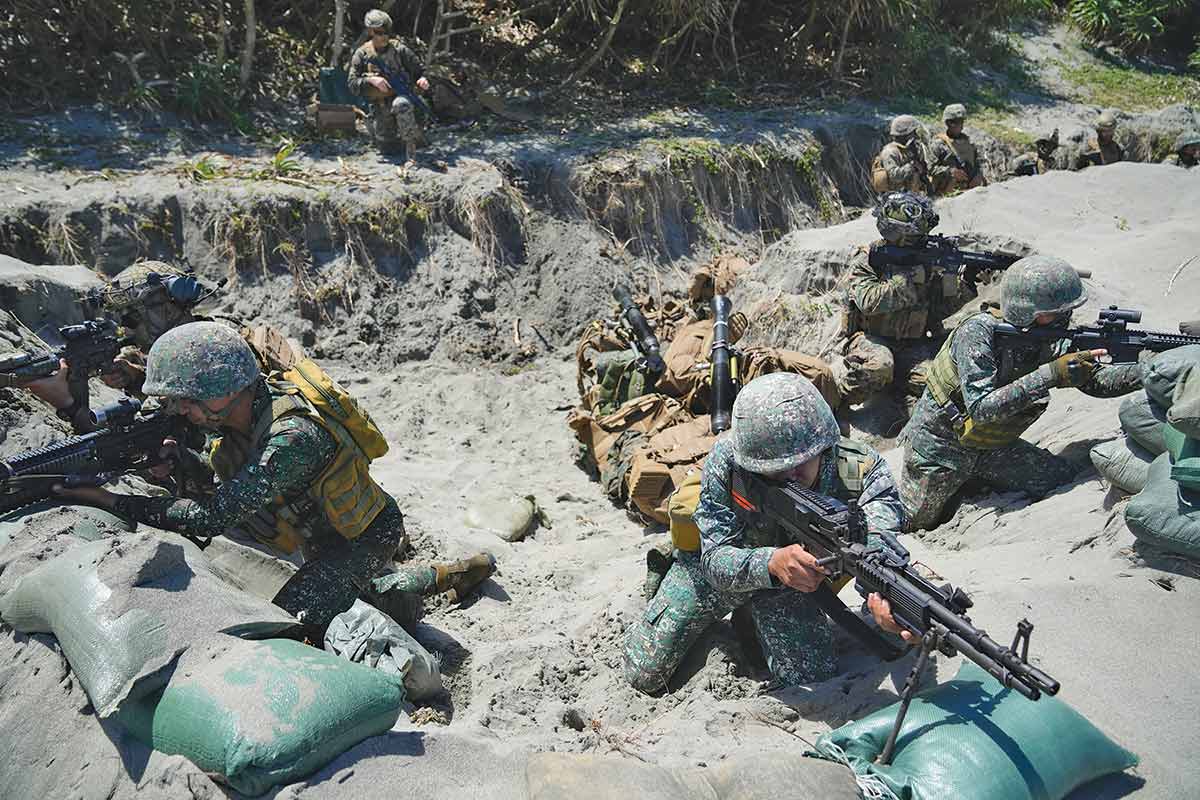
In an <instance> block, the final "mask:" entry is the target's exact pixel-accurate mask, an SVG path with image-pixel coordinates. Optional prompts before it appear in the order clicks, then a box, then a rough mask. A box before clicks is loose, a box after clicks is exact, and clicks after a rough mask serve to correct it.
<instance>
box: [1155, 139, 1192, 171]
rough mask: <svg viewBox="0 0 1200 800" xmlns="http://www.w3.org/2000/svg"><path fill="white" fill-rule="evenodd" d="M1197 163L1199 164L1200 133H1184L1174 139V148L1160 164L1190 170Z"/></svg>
mask: <svg viewBox="0 0 1200 800" xmlns="http://www.w3.org/2000/svg"><path fill="white" fill-rule="evenodd" d="M1198 162H1200V131H1184V132H1183V133H1181V134H1179V136H1177V137H1176V138H1175V147H1174V148H1172V150H1171V153H1170V155H1168V156H1167V157H1166V158H1164V159H1163V162H1162V163H1164V164H1174V165H1175V166H1177V167H1183V168H1184V169H1191V168H1192V167H1194V166H1196V164H1197V163H1198Z"/></svg>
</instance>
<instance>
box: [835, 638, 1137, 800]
mask: <svg viewBox="0 0 1200 800" xmlns="http://www.w3.org/2000/svg"><path fill="white" fill-rule="evenodd" d="M898 705H899V704H894V705H891V706H888V707H887V708H883V709H880V710H879V711H876V712H875V713H874V714H871V715H870V716H868V717H866V718H865V719H861V720H857V721H855V722H851V723H848V724H846V725H843V726H842V727H840V728H838V729H837V730H835V731H831V732H829V733H827V734H825V735H824V736H822V737H821V738H820V739H818V740H817V744H816V749H817V753H818V754H820V755H825V756H827V757H830V758H835V759H838V760H841V759H843V758H844V759H847V760H848V761H849V763H850V766H851V767H852V768H853V769H854V771H855V772H857V773H859V774H860V775H873V776H876V777H878V778H879V779H881V780H882V781H883V783H884V784H886V785H887V787H888V789H890V790H891V792H892V793H893V794H894V795H895V796H896V797H897V798H901V799H902V800H945V799H946V798H959V799H960V800H1061V798H1063V797H1066V796H1067V795H1068V794H1070V793H1071V791H1073V790H1074V789H1075V788H1076V787H1078V786H1082V785H1083V784H1085V783H1087V782H1088V781H1091V780H1095V779H1096V778H1099V777H1102V776H1104V775H1109V774H1111V773H1114V772H1121V771H1122V770H1125V769H1128V768H1129V767H1132V766H1135V765H1136V764H1137V763H1138V758H1137V756H1136V755H1134V754H1133V753H1131V752H1129V751H1128V750H1126V749H1125V748H1123V747H1121V746H1119V745H1117V744H1115V743H1114V742H1112V741H1111V740H1110V739H1109V738H1108V737H1107V736H1105V735H1104V734H1103V733H1102V732H1101V731H1100V730H1099V729H1097V728H1096V727H1095V726H1094V725H1092V723H1090V722H1088V720H1087V719H1085V718H1084V717H1083V715H1081V714H1080V713H1079V712H1077V711H1075V710H1074V709H1073V708H1071V707H1070V706H1069V705H1067V704H1066V703H1065V702H1063V701H1062V700H1059V699H1058V698H1056V697H1049V696H1047V695H1043V696H1042V698H1041V699H1040V700H1037V701H1036V702H1031V701H1029V700H1026V699H1025V698H1024V697H1022V696H1021V695H1019V694H1017V693H1016V692H1015V691H1013V690H1011V689H1005V688H1004V687H1002V686H1001V685H1000V684H999V683H998V682H997V681H996V679H995V678H993V677H992V676H990V675H988V674H987V672H985V671H984V670H983V669H981V668H980V667H978V666H976V665H975V664H973V663H971V662H969V661H968V662H965V663H964V664H963V666H962V668H961V669H959V671H958V675H957V676H956V677H955V678H954V680H952V681H948V682H947V683H944V684H942V685H940V686H935V687H931V688H930V689H927V690H925V691H923V692H920V693H918V694H917V696H916V697H914V698H913V701H912V705H911V706H910V707H909V709H908V715H907V716H906V717H905V719H904V725H903V727H902V728H901V730H900V736H899V737H898V739H897V742H896V751H895V755H894V758H893V760H892V763H891V764H889V765H888V766H881V765H879V764H876V763H875V759H876V758H877V757H878V756H879V754H880V753H881V752H882V751H883V747H884V743H885V742H886V741H887V737H888V734H889V733H890V732H891V729H892V725H893V723H894V722H895V719H896V709H897V706H898Z"/></svg>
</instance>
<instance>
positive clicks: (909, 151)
mask: <svg viewBox="0 0 1200 800" xmlns="http://www.w3.org/2000/svg"><path fill="white" fill-rule="evenodd" d="M878 159H879V166H880V168H881V169H882V170H883V172H884V173H886V175H887V188H886V189H885V190H884V191H889V192H892V191H910V192H919V193H921V194H928V193H929V189H930V187H929V178H928V177H927V168H926V166H925V159H924V157H923V156H922V155H921V144H920V142H918V141H917V140H916V139H913V140H912V141H911V142H909V143H908V144H907V145H903V144H900V143H899V142H888V143H887V144H885V145H884V146H883V149H882V150H880V151H879V156H878Z"/></svg>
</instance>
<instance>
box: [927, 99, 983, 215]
mask: <svg viewBox="0 0 1200 800" xmlns="http://www.w3.org/2000/svg"><path fill="white" fill-rule="evenodd" d="M966 118H967V107H966V106H964V105H963V104H962V103H951V104H950V105H948V106H946V108H945V110H943V111H942V122H944V123H946V131H945V133H939V134H938V135H937V136H935V137H934V139H933V143H932V144H931V145H930V155H931V157H930V161H931V164H930V179H931V181H932V183H933V191H934V193H935V194H938V195H944V194H950V193H951V192H963V191H966V190H967V189H974V188H975V187H976V186H985V185H986V184H987V180H986V179H985V178H984V177H983V165H982V164H981V162H980V159H979V150H978V149H977V148H976V147H975V145H974V143H972V141H971V137H969V136H967V135H966V134H965V133H963V123H964V122H965V121H966Z"/></svg>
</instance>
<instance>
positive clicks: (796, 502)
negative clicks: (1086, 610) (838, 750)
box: [733, 470, 1059, 764]
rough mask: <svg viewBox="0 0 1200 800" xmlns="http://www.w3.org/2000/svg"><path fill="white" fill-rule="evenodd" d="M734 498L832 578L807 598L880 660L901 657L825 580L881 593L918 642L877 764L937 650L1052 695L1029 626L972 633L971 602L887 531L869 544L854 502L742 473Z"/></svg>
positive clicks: (1032, 694)
mask: <svg viewBox="0 0 1200 800" xmlns="http://www.w3.org/2000/svg"><path fill="white" fill-rule="evenodd" d="M733 500H734V502H735V503H736V504H737V505H738V506H739V507H740V508H742V509H743V510H745V511H748V512H750V513H752V514H758V515H762V516H763V517H765V518H766V519H767V520H769V521H770V522H773V523H775V524H776V525H778V526H779V527H780V528H781V529H782V530H783V531H784V533H785V535H786V536H787V538H788V539H789V540H790V541H791V542H793V543H796V544H799V545H801V546H803V547H804V549H805V550H807V551H808V552H809V553H811V554H812V555H813V556H815V557H816V559H817V561H816V563H817V564H818V565H819V566H821V567H824V568H825V569H826V571H828V573H829V579H828V580H826V581H824V582H823V583H822V584H821V586H820V588H819V589H818V590H817V591H815V592H812V593H811V594H809V595H808V597H810V598H812V599H813V600H814V601H815V602H816V603H817V604H818V605H819V606H820V607H821V608H822V610H824V611H825V612H826V613H827V614H829V616H830V617H831V618H832V619H833V620H834V621H835V622H837V623H839V624H841V625H843V626H844V627H846V628H847V630H848V631H849V632H850V633H852V634H854V635H855V636H858V637H860V638H862V639H863V640H864V642H865V643H866V644H867V645H868V646H870V647H871V648H872V650H874V651H875V652H876V653H878V654H880V655H881V656H882V657H883V658H885V659H888V660H891V659H893V658H896V657H897V656H898V655H899V654H900V651H898V650H897V649H896V648H895V647H893V646H892V645H891V644H889V643H888V642H887V641H886V640H884V639H883V637H882V636H881V635H880V634H879V633H878V632H877V631H875V629H873V628H871V627H870V626H868V625H867V624H866V623H865V622H863V621H862V619H861V618H859V617H858V616H857V615H856V614H854V613H852V612H851V611H850V610H849V609H848V608H846V606H845V605H843V604H842V602H841V601H840V600H838V598H837V595H836V594H835V593H834V591H833V589H832V588H831V585H830V581H834V580H837V579H838V578H839V577H843V576H844V577H849V578H853V579H855V581H856V583H855V588H857V589H858V590H859V592H860V593H863V594H867V593H870V592H878V593H879V594H880V595H881V596H883V598H884V599H886V600H887V601H888V603H889V604H890V605H891V609H892V616H893V617H894V618H895V620H896V622H897V623H899V625H900V626H901V627H902V628H904V629H906V630H908V631H911V632H912V633H913V634H915V635H916V636H919V637H920V638H921V653H920V656H919V657H918V660H917V663H916V664H915V665H914V667H913V670H912V672H911V673H910V674H909V676H908V681H907V682H906V683H905V686H904V691H903V693H902V694H901V698H900V700H901V702H900V710H899V712H898V714H897V719H896V723H895V725H894V726H893V728H892V733H891V736H890V737H889V738H888V742H887V745H886V746H885V748H884V752H883V754H882V755H881V756H880V763H883V764H887V763H889V761H890V760H891V756H892V751H893V749H894V747H895V742H896V736H897V735H898V734H899V731H900V727H901V725H902V723H903V722H904V715H905V714H906V713H907V712H908V704H909V702H910V701H911V700H912V695H913V693H914V692H915V691H916V687H917V683H918V682H919V679H920V674H921V671H922V670H923V669H924V667H925V663H926V661H927V660H928V658H929V654H930V652H932V651H933V650H934V649H937V650H939V651H941V652H942V653H945V654H946V655H948V656H953V655H955V654H957V653H961V654H962V655H963V656H965V657H966V658H969V659H970V660H971V661H974V662H975V663H976V664H978V665H979V666H980V667H982V668H983V669H985V670H987V672H988V673H989V674H990V675H992V676H993V677H994V678H995V679H996V680H997V681H999V682H1000V683H1001V685H1003V686H1006V687H1008V688H1010V689H1015V690H1016V691H1017V692H1019V693H1020V694H1022V695H1024V696H1025V697H1027V698H1029V699H1030V700H1037V699H1038V698H1039V697H1041V695H1042V693H1043V692H1045V693H1046V694H1049V695H1053V694H1057V692H1058V689H1059V682H1058V681H1056V680H1055V679H1054V678H1052V677H1050V676H1049V675H1047V674H1046V673H1045V672H1043V671H1042V670H1040V669H1038V668H1037V667H1035V666H1033V665H1032V664H1030V663H1029V638H1030V635H1031V634H1032V633H1033V625H1032V624H1031V623H1030V622H1029V620H1025V619H1023V620H1021V621H1020V622H1018V623H1017V633H1016V636H1015V637H1014V638H1013V642H1012V644H1011V645H1010V646H1009V647H1002V646H1001V645H1000V644H998V643H997V642H995V641H993V640H992V639H991V638H990V637H989V636H988V635H987V632H986V631H984V630H982V629H980V628H977V627H975V626H974V625H973V624H972V623H971V619H970V617H968V616H967V614H966V612H967V610H968V609H969V608H971V606H972V602H971V598H970V597H969V596H968V595H967V594H966V593H965V592H964V591H963V590H962V589H957V588H955V587H953V586H951V585H950V584H946V585H944V586H940V587H939V586H935V585H934V584H933V583H930V582H929V581H928V580H926V579H925V578H923V577H921V575H919V574H918V573H917V571H916V570H915V569H914V568H913V567H912V565H911V563H910V561H909V554H908V551H907V550H906V549H904V547H903V546H902V545H901V544H900V543H899V542H898V541H896V537H895V536H893V535H892V534H890V533H881V534H880V538H881V539H882V540H883V542H884V544H885V545H886V546H884V547H872V546H870V545H868V543H867V525H866V518H865V516H864V515H863V512H862V509H860V508H858V507H857V505H856V504H854V503H850V504H849V505H847V504H845V503H842V502H841V501H839V500H836V499H834V498H831V497H825V496H823V495H821V494H818V493H816V492H813V491H811V490H809V489H803V488H801V487H800V486H798V485H797V484H795V483H790V482H789V483H776V482H773V481H768V480H767V479H765V478H762V477H759V476H757V475H754V474H752V473H748V472H745V471H744V470H735V471H734V475H733Z"/></svg>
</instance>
